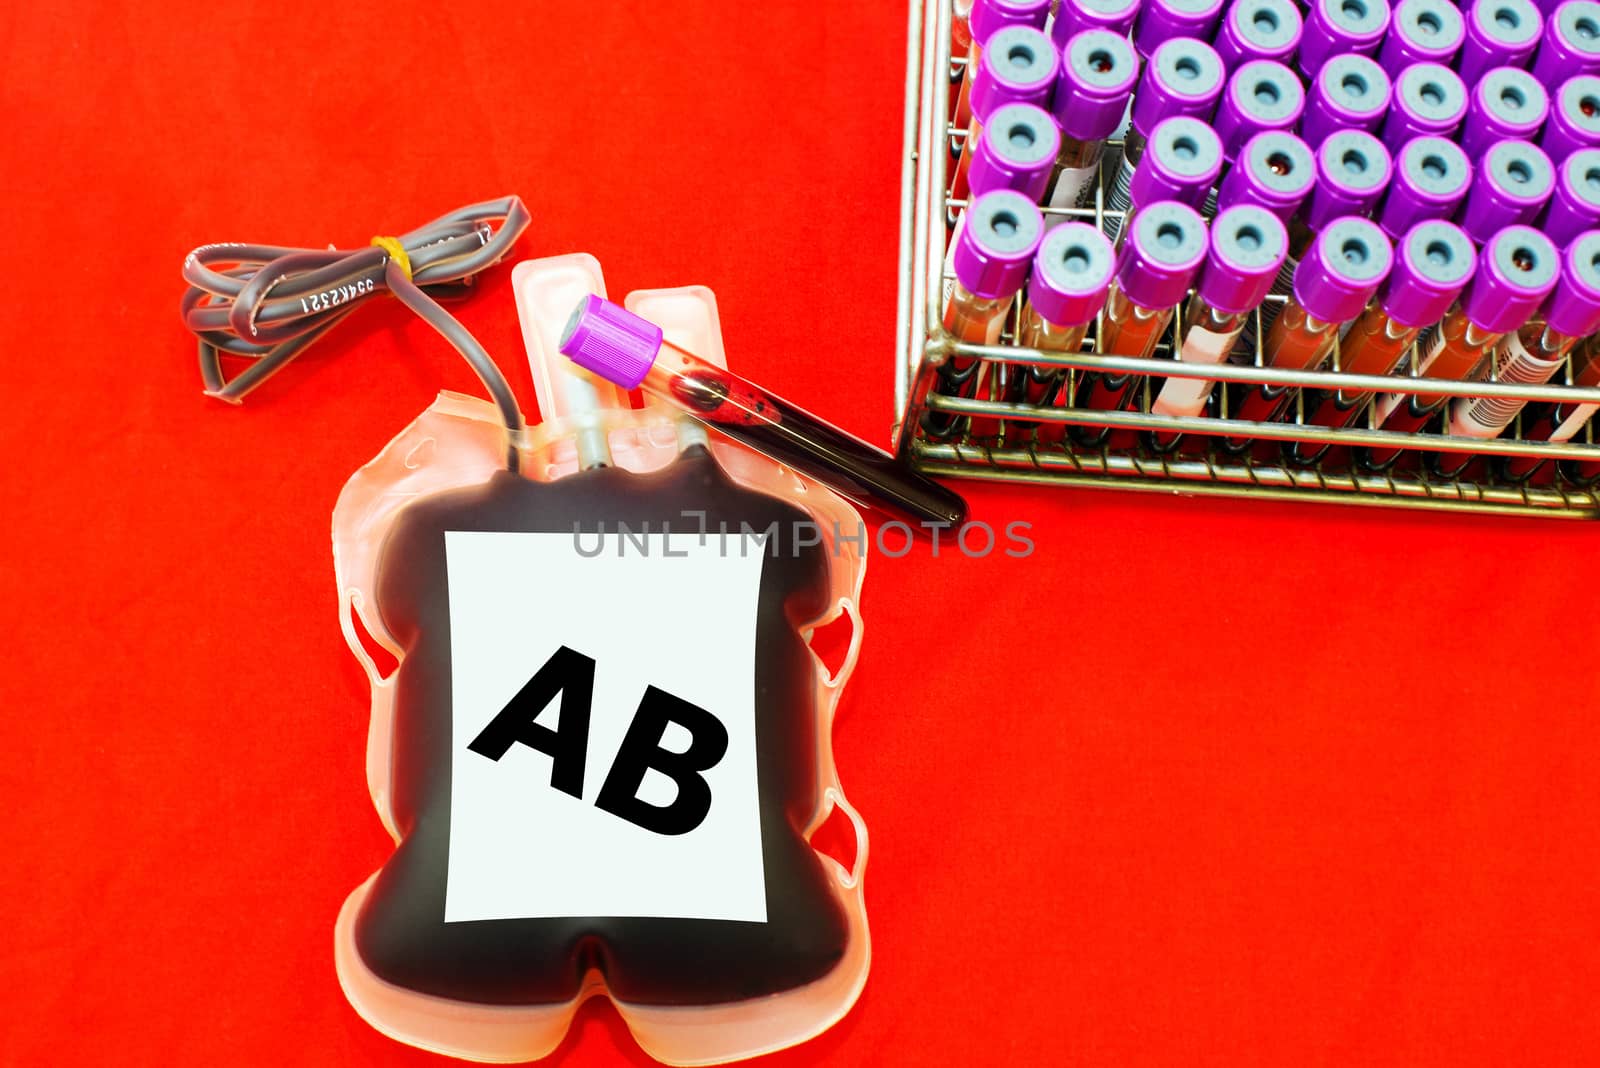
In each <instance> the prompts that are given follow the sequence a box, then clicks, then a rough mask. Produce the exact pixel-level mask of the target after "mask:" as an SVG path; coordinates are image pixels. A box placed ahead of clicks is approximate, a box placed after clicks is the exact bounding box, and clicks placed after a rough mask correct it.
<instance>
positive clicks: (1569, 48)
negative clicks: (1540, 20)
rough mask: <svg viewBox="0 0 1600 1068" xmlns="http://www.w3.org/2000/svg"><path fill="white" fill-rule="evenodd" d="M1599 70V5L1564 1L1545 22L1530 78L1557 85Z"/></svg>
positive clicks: (1584, 0) (1589, 1) (1591, 1)
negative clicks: (1573, 77)
mask: <svg viewBox="0 0 1600 1068" xmlns="http://www.w3.org/2000/svg"><path fill="white" fill-rule="evenodd" d="M1596 69H1600V4H1597V3H1595V2H1594V0H1567V2H1566V3H1564V4H1562V5H1561V6H1560V7H1558V8H1556V10H1555V13H1554V14H1552V15H1550V16H1549V18H1547V19H1546V20H1545V26H1544V39H1543V40H1541V41H1540V42H1539V51H1538V53H1537V54H1536V55H1535V56H1534V58H1533V75H1534V77H1536V78H1538V79H1539V80H1540V81H1542V82H1544V83H1545V84H1546V85H1548V86H1552V87H1554V86H1558V85H1560V84H1561V83H1562V82H1563V81H1565V80H1566V79H1567V78H1569V77H1571V76H1572V75H1574V74H1580V73H1584V72H1587V71H1593V70H1596Z"/></svg>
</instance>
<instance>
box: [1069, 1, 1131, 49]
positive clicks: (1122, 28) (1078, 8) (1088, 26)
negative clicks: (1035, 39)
mask: <svg viewBox="0 0 1600 1068" xmlns="http://www.w3.org/2000/svg"><path fill="white" fill-rule="evenodd" d="M1138 14H1139V0H1061V5H1060V6H1059V7H1057V8H1056V20H1055V22H1054V23H1052V24H1051V26H1050V37H1051V39H1052V40H1054V41H1055V43H1056V46H1057V47H1059V48H1065V47H1066V45H1067V42H1068V41H1070V40H1072V39H1073V38H1074V37H1076V36H1077V35H1078V34H1080V33H1082V32H1083V31H1084V30H1110V31H1111V32H1112V33H1117V34H1121V35H1122V36H1124V37H1126V36H1128V35H1129V34H1130V33H1132V32H1133V20H1134V19H1135V18H1136V17H1137V16H1138Z"/></svg>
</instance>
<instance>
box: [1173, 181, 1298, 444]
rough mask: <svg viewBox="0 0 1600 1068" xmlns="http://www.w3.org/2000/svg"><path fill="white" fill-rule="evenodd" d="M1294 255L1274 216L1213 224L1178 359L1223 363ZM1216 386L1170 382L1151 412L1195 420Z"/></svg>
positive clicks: (1245, 212) (1224, 215) (1259, 214)
mask: <svg viewBox="0 0 1600 1068" xmlns="http://www.w3.org/2000/svg"><path fill="white" fill-rule="evenodd" d="M1288 251H1289V234H1288V231H1287V230H1285V229H1284V226H1283V222H1282V221H1281V220H1280V219H1279V218H1278V217H1277V216H1276V215H1274V214H1273V213H1272V212H1270V211H1267V210H1266V209H1265V208H1261V207H1258V206H1256V205H1254V204H1236V205H1234V206H1233V207H1231V208H1226V209H1224V210H1223V211H1222V212H1221V213H1220V214H1219V215H1218V216H1217V217H1216V218H1215V219H1213V220H1212V222H1211V250H1210V252H1209V253H1208V254H1207V256H1206V264H1205V267H1204V269H1203V270H1202V271H1201V273H1200V282H1199V284H1198V285H1197V286H1196V287H1195V292H1194V296H1192V297H1190V298H1189V303H1188V306H1187V307H1186V308H1185V309H1184V315H1183V324H1184V328H1183V337H1182V339H1181V340H1180V341H1179V343H1178V359H1179V360H1180V361H1182V362H1183V363H1192V364H1210V365H1215V364H1219V363H1222V362H1223V361H1224V360H1226V359H1227V358H1228V354H1229V353H1230V352H1232V351H1233V348H1234V342H1235V341H1237V340H1238V337H1239V334H1240V332H1241V331H1242V330H1244V327H1245V324H1246V323H1247V322H1249V321H1250V313H1251V312H1252V311H1254V310H1255V309H1256V307H1257V306H1258V305H1260V303H1261V301H1262V300H1263V299H1264V298H1265V297H1266V295H1267V291H1268V290H1269V289H1270V288H1271V286H1272V280H1273V278H1274V277H1276V275H1277V273H1278V268H1279V267H1281V266H1282V265H1283V259H1284V256H1285V255H1287V254H1288ZM1215 386H1216V382H1215V381H1213V380H1210V379H1204V378H1168V379H1167V380H1166V381H1165V382H1163V383H1162V385H1161V390H1160V392H1159V393H1158V394H1157V396H1156V399H1155V402H1154V403H1153V404H1152V405H1151V407H1150V410H1151V411H1152V412H1154V413H1155V414H1157V415H1174V416H1196V415H1199V414H1200V413H1201V412H1203V411H1204V410H1205V406H1206V400H1207V398H1209V397H1210V396H1211V391H1212V389H1213V388H1214V387H1215ZM1180 437H1181V435H1179V434H1171V433H1157V434H1156V435H1155V441H1156V445H1157V447H1158V448H1161V449H1163V450H1166V449H1171V448H1172V447H1173V446H1175V445H1176V444H1177V442H1178V439H1179V438H1180Z"/></svg>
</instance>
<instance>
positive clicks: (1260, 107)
mask: <svg viewBox="0 0 1600 1068" xmlns="http://www.w3.org/2000/svg"><path fill="white" fill-rule="evenodd" d="M1305 104H1306V93H1305V88H1304V87H1303V86H1302V85H1301V84H1300V79H1299V78H1296V77H1295V75H1294V72H1293V71H1291V70H1290V69H1289V68H1288V67H1285V66H1284V65H1283V64H1282V63H1276V62H1274V61H1272V60H1270V59H1257V60H1252V61H1251V62H1249V63H1246V64H1245V65H1244V66H1242V67H1240V68H1239V69H1238V70H1236V71H1234V72H1233V77H1231V78H1229V79H1228V88H1227V91H1226V92H1224V93H1223V94H1222V104H1221V106H1220V107H1219V108H1218V109H1217V121H1216V127H1217V135H1218V136H1219V137H1221V138H1222V151H1223V154H1224V155H1226V156H1227V157H1228V158H1229V159H1230V160H1231V159H1234V158H1236V157H1237V154H1238V151H1239V149H1241V148H1242V147H1243V146H1244V142H1245V141H1247V140H1248V139H1249V138H1250V136H1251V134H1254V133H1256V132H1258V131H1261V130H1286V129H1290V128H1292V127H1293V126H1294V124H1295V123H1296V122H1298V121H1299V120H1300V114H1301V112H1303V111H1304V110H1305Z"/></svg>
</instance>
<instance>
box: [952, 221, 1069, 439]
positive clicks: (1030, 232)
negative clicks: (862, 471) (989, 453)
mask: <svg viewBox="0 0 1600 1068" xmlns="http://www.w3.org/2000/svg"><path fill="white" fill-rule="evenodd" d="M1043 237H1044V219H1043V217H1041V216H1040V214H1039V208H1038V206H1037V205H1036V204H1035V203H1034V202H1033V201H1032V200H1029V199H1028V198H1027V197H1025V196H1023V195H1022V194H1021V193H1019V192H1017V191H1016V190H1014V189H997V190H995V191H993V192H989V193H985V194H984V195H983V196H981V197H978V198H977V199H975V200H974V201H973V202H972V206H971V207H970V208H968V209H967V211H966V213H965V214H964V216H963V217H962V220H961V224H960V225H959V226H957V227H956V232H955V237H954V238H953V240H952V242H951V249H950V255H949V260H948V263H949V270H950V273H951V274H952V275H953V276H954V280H953V282H952V283H950V289H949V292H948V294H947V295H946V297H945V306H944V328H945V330H946V332H948V333H949V334H950V336H951V337H952V338H954V339H955V340H956V341H964V342H968V343H970V344H975V345H993V344H996V343H997V342H998V341H999V340H1000V333H1001V331H1002V329H1004V326H1005V319H1006V313H1007V312H1008V311H1010V310H1011V304H1012V301H1013V299H1014V298H1015V297H1016V295H1017V292H1018V291H1019V290H1020V289H1021V288H1022V284H1023V282H1024V281H1025V280H1026V279H1027V277H1028V264H1029V262H1030V261H1031V260H1032V259H1033V254H1034V253H1035V252H1037V251H1038V248H1039V242H1040V241H1041V240H1042V239H1043ZM982 368H983V363H982V361H980V360H974V359H970V358H968V357H964V356H959V355H957V356H952V357H950V359H948V360H946V361H945V362H944V364H942V365H941V366H940V367H939V391H940V392H941V393H944V394H946V395H949V396H959V397H970V396H973V395H974V394H975V393H977V392H978V386H979V383H978V381H977V379H978V377H979V372H980V371H981V370H982ZM965 421H966V420H965V419H964V417H959V416H958V417H952V416H949V415H948V414H945V413H939V412H929V413H928V415H927V417H926V419H925V421H924V424H923V425H924V426H925V427H926V428H927V430H928V432H929V433H931V434H933V435H934V436H935V437H949V436H951V435H952V434H954V433H955V432H956V431H957V430H958V429H959V428H960V427H961V426H962V425H963V423H964V422H965Z"/></svg>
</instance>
